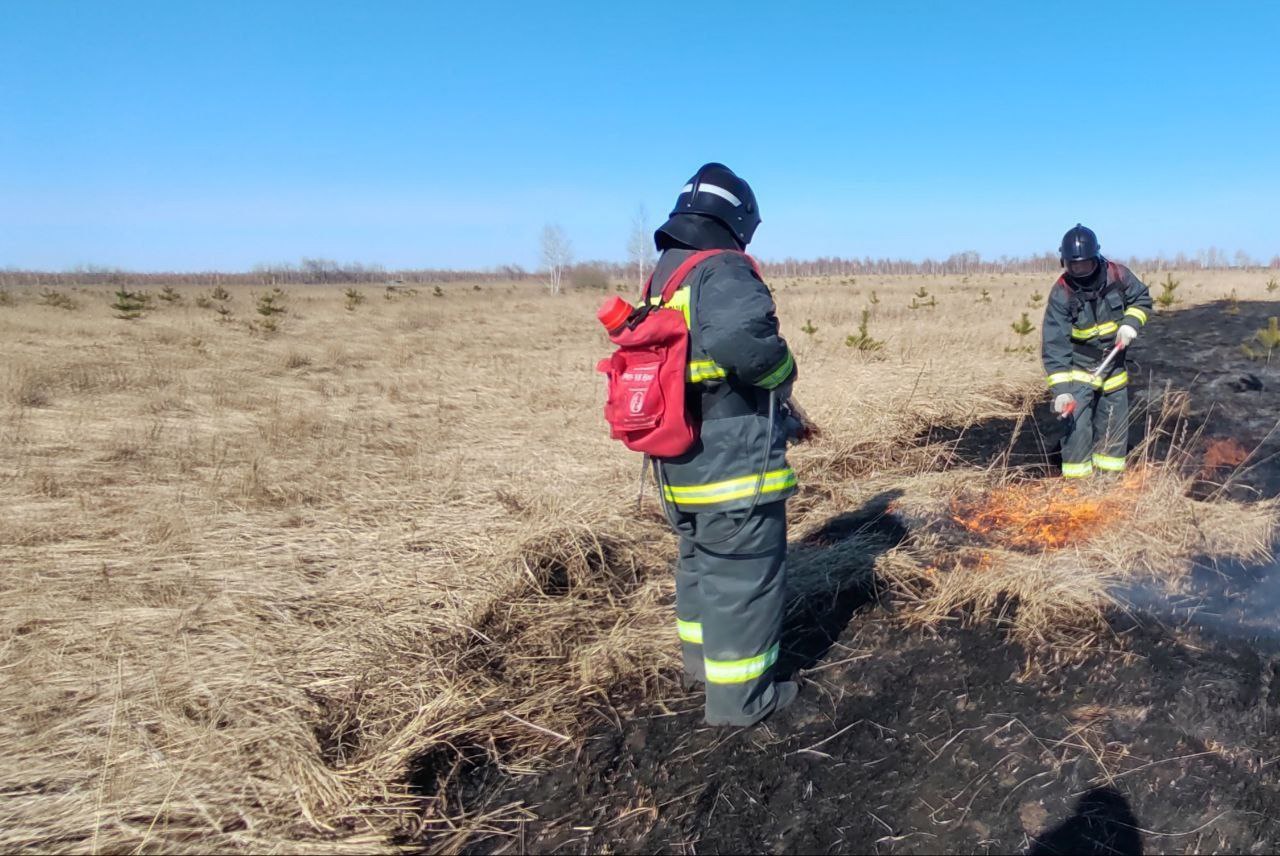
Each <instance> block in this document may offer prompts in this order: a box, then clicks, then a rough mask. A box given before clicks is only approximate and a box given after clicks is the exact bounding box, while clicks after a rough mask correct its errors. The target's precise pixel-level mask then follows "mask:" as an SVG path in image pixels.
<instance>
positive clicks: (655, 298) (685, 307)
mask: <svg viewBox="0 0 1280 856" xmlns="http://www.w3.org/2000/svg"><path fill="white" fill-rule="evenodd" d="M689 294H690V291H689V286H687V285H685V286H681V287H680V288H677V289H676V293H675V294H673V295H671V299H670V300H668V301H667V302H666V303H663V302H662V295H661V294H653V295H650V296H649V302H650V303H652V304H653V305H654V306H666V307H667V308H668V309H679V310H680V314H681V315H683V316H684V326H685V327H689V326H691V325H690V322H689Z"/></svg>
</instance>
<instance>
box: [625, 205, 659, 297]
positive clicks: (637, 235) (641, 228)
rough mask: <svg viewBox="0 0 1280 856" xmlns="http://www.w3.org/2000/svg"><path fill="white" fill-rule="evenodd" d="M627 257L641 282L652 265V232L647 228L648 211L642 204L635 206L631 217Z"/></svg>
mask: <svg viewBox="0 0 1280 856" xmlns="http://www.w3.org/2000/svg"><path fill="white" fill-rule="evenodd" d="M627 257H628V258H629V259H630V260H631V264H633V265H635V269H636V279H638V280H639V281H640V282H641V283H642V284H643V283H644V278H645V276H646V275H647V274H648V273H649V269H650V268H652V267H653V232H652V230H650V228H649V211H648V209H646V208H645V207H644V205H641V206H639V207H638V208H636V213H635V216H634V217H632V218H631V237H630V238H628V239H627Z"/></svg>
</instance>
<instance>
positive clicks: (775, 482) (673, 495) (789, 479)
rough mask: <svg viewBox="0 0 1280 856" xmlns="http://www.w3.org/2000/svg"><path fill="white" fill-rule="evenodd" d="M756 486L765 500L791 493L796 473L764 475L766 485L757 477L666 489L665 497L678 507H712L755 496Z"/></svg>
mask: <svg viewBox="0 0 1280 856" xmlns="http://www.w3.org/2000/svg"><path fill="white" fill-rule="evenodd" d="M757 485H758V486H759V489H760V494H761V495H762V496H763V495H764V494H769V493H780V492H782V491H784V490H788V489H790V488H793V487H795V486H796V473H795V470H793V469H791V468H790V467H787V468H786V469H782V470H773V471H772V472H767V473H765V474H764V482H763V483H761V481H760V476H758V475H754V476H743V477H742V478H737V479H728V480H726V481H720V482H711V483H710V484H699V485H683V486H681V485H664V487H663V493H664V494H665V495H666V498H667V501H668V502H674V503H678V504H679V505H713V504H715V503H717V502H729V501H731V500H734V499H742V498H744V497H748V496H754V495H755V492H756V487H757Z"/></svg>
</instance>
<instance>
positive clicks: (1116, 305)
mask: <svg viewBox="0 0 1280 856" xmlns="http://www.w3.org/2000/svg"><path fill="white" fill-rule="evenodd" d="M1099 269H1100V270H1099V273H1098V275H1097V278H1096V279H1097V282H1096V285H1095V287H1094V288H1092V289H1084V288H1081V287H1079V286H1078V285H1073V284H1072V282H1071V281H1070V279H1069V278H1068V277H1067V276H1066V275H1065V274H1063V275H1062V276H1061V277H1059V278H1058V281H1057V282H1056V283H1054V285H1053V288H1052V289H1051V290H1050V292H1049V303H1048V305H1047V306H1046V307H1045V311H1044V324H1043V325H1042V329H1043V335H1044V340H1043V349H1042V353H1041V355H1042V358H1043V361H1044V370H1045V374H1046V375H1047V377H1046V381H1047V382H1048V384H1049V388H1050V389H1051V390H1052V391H1053V394H1054V395H1055V396H1056V395H1060V394H1062V393H1075V392H1076V391H1077V390H1079V388H1080V387H1079V384H1089V385H1091V386H1092V387H1093V388H1094V389H1097V390H1101V391H1103V392H1112V391H1114V390H1117V389H1121V388H1122V387H1124V386H1125V385H1127V384H1128V383H1129V372H1128V370H1127V369H1126V368H1125V361H1124V359H1123V354H1122V355H1121V356H1120V357H1119V358H1117V359H1116V360H1115V362H1114V363H1113V364H1112V366H1111V368H1110V369H1109V370H1108V372H1107V374H1106V376H1105V377H1101V378H1098V379H1097V380H1094V381H1091V380H1090V378H1089V374H1090V372H1091V371H1092V370H1093V369H1094V367H1096V366H1097V365H1098V364H1099V363H1100V362H1102V360H1103V358H1104V357H1105V356H1106V353H1107V351H1109V350H1110V349H1111V347H1112V346H1113V345H1114V344H1115V340H1116V333H1117V332H1119V330H1120V326H1121V325H1123V324H1128V325H1129V326H1131V327H1133V328H1134V329H1135V330H1139V329H1141V328H1142V326H1143V325H1144V324H1146V323H1147V319H1148V318H1149V317H1150V315H1151V295H1150V294H1149V293H1148V292H1147V287H1146V286H1145V285H1143V283H1142V280H1140V279H1138V278H1137V277H1136V276H1134V274H1133V271H1131V270H1129V269H1128V268H1127V267H1125V266H1124V265H1122V264H1117V263H1116V262H1112V261H1108V260H1106V259H1105V258H1101V259H1099Z"/></svg>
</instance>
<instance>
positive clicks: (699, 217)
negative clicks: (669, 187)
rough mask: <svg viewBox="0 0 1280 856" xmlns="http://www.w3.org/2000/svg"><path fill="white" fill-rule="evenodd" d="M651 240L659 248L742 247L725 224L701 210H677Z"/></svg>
mask: <svg viewBox="0 0 1280 856" xmlns="http://www.w3.org/2000/svg"><path fill="white" fill-rule="evenodd" d="M653 243H654V245H655V246H656V247H657V248H658V249H659V250H660V251H661V250H741V249H742V244H740V243H738V239H737V237H735V236H734V234H733V232H731V231H729V227H728V226H725V225H724V224H723V223H721V222H720V221H719V220H717V219H715V218H714V217H707V216H705V215H703V214H676V215H675V216H674V217H672V218H670V219H669V220H667V222H665V223H663V224H662V225H661V226H659V227H658V230H657V231H656V232H654V233H653Z"/></svg>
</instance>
